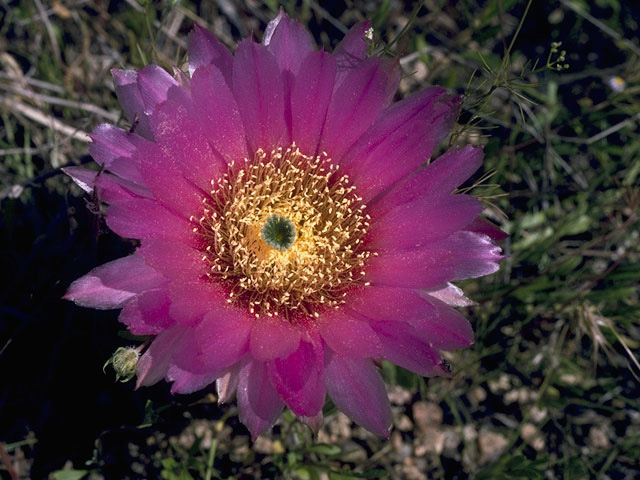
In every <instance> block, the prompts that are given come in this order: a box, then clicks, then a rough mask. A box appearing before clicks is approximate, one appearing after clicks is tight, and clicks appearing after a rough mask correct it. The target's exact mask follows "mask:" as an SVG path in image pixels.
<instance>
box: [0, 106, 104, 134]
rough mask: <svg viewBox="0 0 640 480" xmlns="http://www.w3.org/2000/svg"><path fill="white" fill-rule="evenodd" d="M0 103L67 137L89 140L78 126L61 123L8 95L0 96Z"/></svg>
mask: <svg viewBox="0 0 640 480" xmlns="http://www.w3.org/2000/svg"><path fill="white" fill-rule="evenodd" d="M0 105H3V106H5V107H7V108H9V109H10V110H13V111H14V112H18V113H21V114H22V115H24V116H25V117H27V118H29V119H31V120H33V121H34V122H37V123H39V124H41V125H44V126H45V127H49V128H50V129H51V130H53V131H55V132H59V133H62V134H63V135H66V136H67V137H69V138H72V139H74V140H80V141H81V142H90V141H91V138H90V137H89V135H88V134H87V133H86V132H84V131H82V130H80V129H79V128H75V127H72V126H70V125H67V124H66V123H63V122H61V121H60V120H58V119H56V118H53V117H51V116H50V115H47V114H45V113H43V112H41V111H40V110H38V109H37V108H33V107H31V106H30V105H27V104H25V103H22V102H19V101H17V100H14V99H12V98H8V97H0Z"/></svg>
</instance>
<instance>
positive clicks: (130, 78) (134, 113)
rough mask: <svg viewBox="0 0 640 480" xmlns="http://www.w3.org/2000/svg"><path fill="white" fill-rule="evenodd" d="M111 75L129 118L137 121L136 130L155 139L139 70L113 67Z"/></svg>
mask: <svg viewBox="0 0 640 480" xmlns="http://www.w3.org/2000/svg"><path fill="white" fill-rule="evenodd" d="M111 75H112V76H113V85H114V87H115V90H116V96H117V97H118V101H119V102H120V105H121V106H122V110H123V111H124V114H125V116H126V117H127V120H129V122H131V124H133V123H134V122H137V125H136V132H138V133H139V134H140V135H142V136H143V137H145V138H148V139H153V133H151V125H149V117H148V116H147V114H146V113H144V112H145V108H144V102H143V101H142V95H141V94H140V89H139V88H138V72H136V71H135V70H120V69H118V68H113V69H111ZM94 158H95V157H94Z"/></svg>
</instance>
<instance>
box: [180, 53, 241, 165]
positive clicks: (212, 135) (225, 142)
mask: <svg viewBox="0 0 640 480" xmlns="http://www.w3.org/2000/svg"><path fill="white" fill-rule="evenodd" d="M191 92H192V95H193V106H194V109H195V113H196V117H197V118H198V119H199V120H200V125H201V127H202V131H203V132H204V134H205V136H206V137H207V139H208V140H209V142H210V143H211V145H212V146H213V147H214V148H215V149H216V150H217V151H218V152H220V154H221V155H222V156H223V157H224V159H225V160H226V161H227V162H228V163H231V162H233V161H236V162H238V161H240V160H242V159H243V158H247V157H248V155H249V153H248V151H247V141H246V138H245V134H244V125H243V124H242V118H241V117H240V111H239V110H238V105H237V103H236V99H235V98H234V97H233V94H232V93H231V90H230V87H229V86H228V85H227V83H225V80H224V78H223V76H222V73H221V72H220V70H218V69H217V68H216V67H215V66H213V65H208V66H205V67H201V68H199V69H198V70H197V71H196V72H195V73H194V75H193V79H192V81H191Z"/></svg>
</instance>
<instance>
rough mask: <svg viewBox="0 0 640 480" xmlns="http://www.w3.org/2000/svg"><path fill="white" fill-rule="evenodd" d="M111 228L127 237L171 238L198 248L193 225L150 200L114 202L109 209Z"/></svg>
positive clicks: (108, 219) (108, 218)
mask: <svg viewBox="0 0 640 480" xmlns="http://www.w3.org/2000/svg"><path fill="white" fill-rule="evenodd" d="M106 219H107V224H108V225H109V228H111V230H113V231H114V232H116V233H117V234H118V235H120V236H121V237H125V238H138V239H141V238H155V237H167V238H171V239H175V240H179V241H181V242H184V243H186V244H189V245H192V246H195V245H196V244H197V242H198V239H197V237H196V236H195V234H194V233H193V231H192V230H193V225H192V224H191V223H190V222H188V221H187V220H185V219H184V218H182V217H178V216H177V215H174V214H173V213H171V212H170V211H169V210H167V209H166V208H165V207H163V206H162V205H160V204H158V203H157V202H156V201H154V200H151V199H148V198H135V199H131V200H124V201H119V202H116V203H112V204H111V205H110V206H109V209H108V210H107V215H106Z"/></svg>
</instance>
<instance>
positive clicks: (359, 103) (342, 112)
mask: <svg viewBox="0 0 640 480" xmlns="http://www.w3.org/2000/svg"><path fill="white" fill-rule="evenodd" d="M388 83H389V75H388V74H387V72H385V69H384V66H383V62H382V61H381V60H379V59H377V58H370V59H367V60H365V61H364V62H362V64H361V66H360V67H358V68H356V69H355V70H350V71H349V72H348V73H347V75H346V77H345V79H344V81H343V82H342V84H341V85H340V86H339V87H338V89H337V90H336V92H335V93H334V94H333V98H332V99H331V104H330V105H329V110H328V112H327V121H326V123H325V128H324V133H323V135H322V140H321V143H320V149H319V150H320V151H325V152H327V154H328V155H329V157H330V158H332V159H333V160H335V161H339V160H340V159H341V158H342V155H343V154H344V153H345V152H346V151H347V150H348V149H349V147H351V145H352V144H353V143H354V142H355V141H356V140H357V139H358V138H360V136H361V135H362V134H363V133H364V132H365V131H366V130H367V129H368V128H369V127H370V126H371V124H372V123H373V121H374V120H375V119H376V117H377V116H378V114H379V113H380V111H381V110H382V109H383V108H384V107H385V106H386V105H387V104H388V103H389V101H390V100H391V98H390V96H389V93H388V90H389V85H388Z"/></svg>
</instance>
